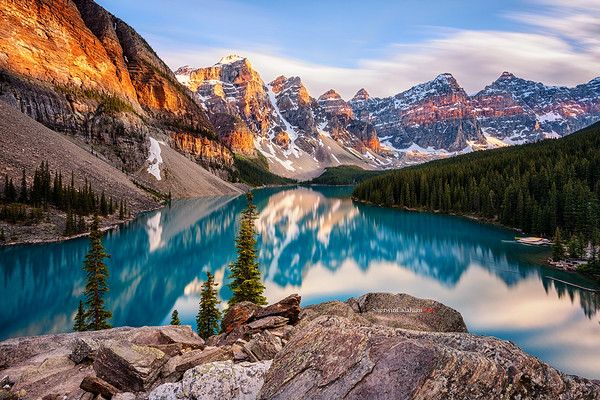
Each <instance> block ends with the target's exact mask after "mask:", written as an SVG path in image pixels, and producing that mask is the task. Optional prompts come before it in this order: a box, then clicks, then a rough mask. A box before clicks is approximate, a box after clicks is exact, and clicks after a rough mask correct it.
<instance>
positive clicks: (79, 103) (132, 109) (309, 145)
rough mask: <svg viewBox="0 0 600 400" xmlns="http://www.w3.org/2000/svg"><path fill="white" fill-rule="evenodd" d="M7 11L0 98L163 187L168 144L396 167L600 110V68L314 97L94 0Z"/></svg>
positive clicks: (529, 135)
mask: <svg viewBox="0 0 600 400" xmlns="http://www.w3.org/2000/svg"><path fill="white" fill-rule="evenodd" d="M0 18H2V20H3V24H2V25H1V26H0V100H3V101H5V102H6V103H8V104H9V105H11V106H13V107H15V108H16V109H18V110H20V111H22V112H23V113H25V114H27V115H28V116H30V117H32V118H33V119H35V120H37V121H38V122H41V123H42V124H44V125H45V126H47V127H49V128H50V129H53V130H55V131H58V132H61V133H65V134H67V135H70V136H71V138H72V139H74V140H76V142H77V143H78V144H79V145H80V146H81V147H83V148H85V149H88V150H89V151H90V152H96V153H97V154H100V155H101V156H102V157H103V158H104V159H106V160H107V161H108V162H109V163H110V164H111V165H112V166H114V167H116V168H117V169H120V170H122V171H124V172H126V173H127V174H129V175H130V178H132V179H136V180H138V181H139V182H140V183H141V184H143V185H144V186H146V187H150V188H152V189H153V190H157V191H159V192H162V193H167V192H169V191H172V192H173V194H177V193H180V194H181V195H183V194H184V192H185V190H183V189H182V187H181V182H182V179H183V178H181V177H180V179H179V180H178V181H177V182H176V183H174V182H172V179H171V178H172V177H174V174H173V172H174V171H175V167H174V166H171V167H169V166H168V165H166V164H167V163H168V162H167V161H165V160H162V158H161V157H160V154H157V151H156V149H160V148H161V146H166V147H169V148H172V149H175V150H176V151H178V152H179V153H181V154H182V155H183V156H185V157H187V158H188V159H190V160H192V161H193V162H195V163H197V164H199V165H201V166H202V167H204V168H206V169H208V170H210V172H212V173H213V174H215V175H217V176H219V177H221V178H224V179H231V178H232V177H233V176H237V175H235V174H236V172H235V169H236V165H235V157H234V154H235V153H237V154H239V155H240V156H243V157H246V158H248V159H251V160H252V159H257V158H262V157H263V156H264V157H266V159H267V165H269V169H270V170H271V171H272V172H274V173H276V174H279V175H282V176H286V177H292V178H296V179H309V178H312V177H314V176H317V175H319V174H320V172H321V171H323V169H324V168H326V167H328V166H337V165H341V164H354V165H358V166H361V167H363V168H367V169H384V168H396V167H401V166H405V165H409V164H414V163H417V162H422V161H427V160H430V159H432V158H439V157H445V156H449V155H455V154H460V153H464V152H469V151H472V150H479V149H485V148H491V147H498V146H505V145H511V144H518V143H524V142H531V141H537V140H540V139H544V138H553V137H559V136H564V135H566V134H569V133H571V132H573V131H575V130H577V129H580V128H582V127H584V126H586V125H589V124H591V123H593V122H595V121H597V120H598V119H600V78H596V79H594V80H592V81H590V82H588V83H587V84H582V85H579V86H576V87H574V88H566V87H556V86H546V85H543V84H542V83H537V82H532V81H527V80H524V79H520V78H517V77H515V76H514V75H512V74H510V73H508V72H505V73H503V74H502V76H501V77H500V78H499V79H498V80H496V81H495V82H493V83H492V84H490V85H489V86H487V87H486V88H485V89H484V90H482V91H480V92H479V93H477V94H475V95H472V96H470V95H468V94H467V93H466V92H465V91H464V89H463V88H462V87H461V86H460V85H459V83H458V82H457V81H456V79H455V78H454V77H453V76H452V75H450V74H441V75H439V76H438V77H437V78H435V79H433V80H432V81H430V82H426V83H423V84H420V85H417V86H415V87H413V88H411V89H409V90H407V91H404V92H402V93H399V94H397V95H395V96H391V97H387V98H373V97H370V96H369V94H368V92H367V91H366V90H364V89H361V90H360V91H358V93H357V94H356V95H355V96H354V97H353V98H352V99H351V100H349V101H348V102H346V101H345V100H344V99H342V97H341V96H340V95H339V94H338V93H337V92H336V91H335V90H333V89H332V90H329V91H327V92H325V93H323V94H322V95H321V96H318V97H316V98H315V97H312V96H311V95H310V94H309V93H308V91H307V89H306V87H305V86H304V84H303V83H302V80H301V79H300V78H299V77H289V78H288V77H285V76H280V77H278V78H276V79H274V80H273V81H271V82H269V83H265V82H264V81H263V80H262V78H261V76H260V74H259V73H258V72H257V71H255V70H254V69H253V68H252V66H251V64H250V62H249V61H248V60H247V59H245V58H243V57H239V56H227V57H224V58H223V59H221V60H220V61H219V62H218V63H217V64H215V65H213V66H211V67H207V68H191V67H182V68H179V69H178V70H177V71H176V72H175V73H173V72H172V71H171V70H170V69H169V67H168V66H167V65H166V64H165V63H164V62H163V61H162V60H161V59H160V58H159V57H158V55H157V54H156V53H155V52H154V51H153V50H152V48H151V47H150V46H149V45H148V43H147V42H146V41H145V40H144V39H143V38H142V37H141V36H140V35H138V34H137V33H136V32H135V31H134V30H133V29H132V28H131V27H130V26H129V25H127V24H126V23H125V22H124V21H122V20H120V19H119V18H117V17H115V16H113V15H112V14H110V13H109V12H107V11H106V10H104V9H103V8H102V7H100V6H99V5H98V4H96V3H95V2H94V1H93V0H39V1H36V2H14V1H7V2H5V4H3V6H2V7H1V8H0ZM152 140H154V141H156V142H157V143H162V145H158V144H154V149H155V151H152V149H153V147H152V145H153V143H154V142H153V141H152ZM260 162H262V163H264V159H263V160H262V161H260ZM161 163H162V164H161ZM152 164H156V166H155V167H152V168H154V169H152V168H150V167H151V165H152ZM161 165H162V166H161ZM0 168H1V172H4V173H6V172H11V171H8V170H6V168H3V167H2V166H1V165H0ZM151 171H154V172H151ZM12 172H14V171H12ZM12 172H11V174H12ZM12 175H14V174H12Z"/></svg>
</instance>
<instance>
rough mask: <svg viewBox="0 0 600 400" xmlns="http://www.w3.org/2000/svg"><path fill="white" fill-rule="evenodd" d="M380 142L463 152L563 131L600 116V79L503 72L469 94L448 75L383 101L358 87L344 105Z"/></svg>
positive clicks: (419, 149) (401, 148) (403, 148)
mask: <svg viewBox="0 0 600 400" xmlns="http://www.w3.org/2000/svg"><path fill="white" fill-rule="evenodd" d="M348 104H349V105H350V106H351V107H352V111H353V112H354V115H355V116H356V117H357V118H359V119H360V120H362V121H367V122H370V123H371V124H373V126H374V127H375V129H376V130H377V134H378V136H379V138H380V139H381V141H382V143H383V144H384V145H387V146H389V147H391V148H394V149H397V150H399V151H404V152H406V151H407V150H409V151H415V152H420V153H424V154H444V153H453V152H468V151H472V150H479V149H483V148H490V147H498V146H506V145H512V144H520V143H527V142H534V141H538V140H541V139H545V138H556V137H561V136H564V135H568V134H570V133H572V132H574V131H576V130H579V129H581V128H583V127H585V126H587V125H590V124H592V123H594V122H596V121H598V120H599V119H600V78H596V79H594V80H592V81H590V82H588V83H586V84H582V85H578V86H576V87H574V88H567V87H559V86H546V85H544V84H542V83H539V82H533V81H527V80H524V79H521V78H517V77H515V76H514V75H513V74H511V73H509V72H504V73H502V75H501V76H500V77H499V78H498V79H497V80H496V81H494V82H493V83H492V84H491V85H489V86H487V87H486V88H485V89H483V90H482V91H480V92H478V93H476V94H475V95H473V96H469V95H467V93H466V92H465V91H464V89H463V88H462V87H460V85H459V84H458V82H457V81H456V79H455V78H454V77H453V76H452V75H451V74H441V75H439V76H438V77H436V78H435V79H434V80H432V81H430V82H427V83H423V84H420V85H417V86H414V87H413V88H411V89H409V90H407V91H405V92H402V93H399V94H397V95H395V96H391V97H386V98H372V97H370V96H369V94H368V92H367V91H366V90H365V89H361V90H359V91H358V92H357V93H356V95H355V96H354V97H353V98H352V99H351V100H350V101H349V102H348Z"/></svg>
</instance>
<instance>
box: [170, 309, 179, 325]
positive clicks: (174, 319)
mask: <svg viewBox="0 0 600 400" xmlns="http://www.w3.org/2000/svg"><path fill="white" fill-rule="evenodd" d="M171 325H181V322H179V313H178V312H177V310H173V313H172V314H171Z"/></svg>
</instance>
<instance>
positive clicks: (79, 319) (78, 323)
mask: <svg viewBox="0 0 600 400" xmlns="http://www.w3.org/2000/svg"><path fill="white" fill-rule="evenodd" d="M85 314H86V313H85V308H83V301H81V300H79V307H78V308H77V314H76V315H75V325H74V326H73V330H74V331H75V332H84V331H87V330H88V329H87V324H86V323H85V320H86V316H85Z"/></svg>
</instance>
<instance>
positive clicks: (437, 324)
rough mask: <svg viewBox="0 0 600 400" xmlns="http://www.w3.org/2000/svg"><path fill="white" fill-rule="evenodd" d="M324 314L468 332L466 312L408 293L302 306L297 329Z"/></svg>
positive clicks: (397, 325) (366, 322)
mask: <svg viewBox="0 0 600 400" xmlns="http://www.w3.org/2000/svg"><path fill="white" fill-rule="evenodd" d="M321 315H337V316H340V317H346V318H348V319H350V320H352V321H353V322H355V323H359V324H364V325H383V326H389V327H392V328H404V329H412V330H418V331H427V332H468V330H467V326H466V325H465V322H464V321H463V318H462V315H460V313H459V312H458V311H456V310H454V309H453V308H450V307H448V306H446V305H444V304H442V303H440V302H437V301H435V300H428V299H419V298H417V297H413V296H411V295H408V294H405V293H399V294H392V293H367V294H365V295H362V296H360V297H359V298H358V299H355V298H350V299H348V300H346V301H345V302H341V301H339V300H333V301H328V302H326V303H321V304H315V305H310V306H306V307H303V308H302V312H301V314H300V323H299V324H298V326H297V328H296V330H298V329H299V328H302V327H304V326H306V325H307V324H308V323H309V322H310V321H312V320H313V319H315V318H318V317H319V316H321Z"/></svg>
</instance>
